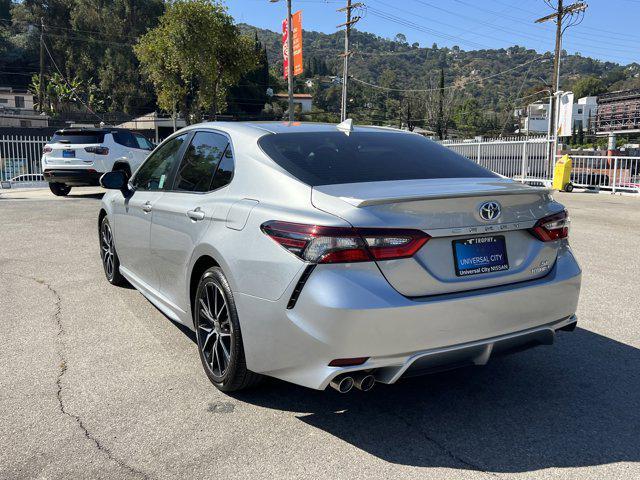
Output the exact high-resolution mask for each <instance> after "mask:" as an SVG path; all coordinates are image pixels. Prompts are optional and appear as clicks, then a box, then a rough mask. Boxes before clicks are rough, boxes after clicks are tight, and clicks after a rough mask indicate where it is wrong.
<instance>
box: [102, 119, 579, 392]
mask: <svg viewBox="0 0 640 480" xmlns="http://www.w3.org/2000/svg"><path fill="white" fill-rule="evenodd" d="M101 182H102V185H103V186H104V187H105V188H108V189H110V191H109V192H107V194H106V195H105V196H104V197H103V199H102V206H101V210H100V213H99V218H98V227H99V239H100V247H101V248H100V251H101V257H102V262H103V266H104V271H105V274H106V277H107V279H108V281H109V282H111V283H112V284H114V285H122V284H124V283H126V282H130V283H131V284H132V285H133V286H134V287H135V288H137V289H138V290H139V291H140V292H141V293H142V294H143V295H145V296H146V297H147V298H148V299H149V300H150V301H151V302H152V303H153V304H154V305H156V306H157V307H158V308H159V309H160V310H161V311H162V312H164V313H165V314H166V315H167V316H168V317H169V318H171V319H173V320H175V321H176V322H179V323H181V324H184V325H186V326H187V327H189V328H190V329H193V330H194V331H195V332H196V337H197V344H198V350H199V354H200V358H201V360H202V364H203V367H204V370H205V372H206V374H207V376H208V377H209V379H210V380H211V382H212V383H213V384H214V385H215V386H216V387H218V388H219V389H220V390H223V391H232V390H238V389H241V388H244V387H247V386H249V385H252V384H253V383H255V382H256V381H257V380H258V379H259V378H260V376H261V375H268V376H273V377H277V378H280V379H283V380H286V381H289V382H293V383H296V384H299V385H304V386H306V387H311V388H315V389H325V388H326V387H327V386H328V385H331V386H333V387H334V388H336V389H338V390H339V391H341V392H346V391H348V390H350V389H351V388H352V386H354V385H355V386H356V387H358V388H360V389H362V390H368V389H370V388H371V387H372V386H373V384H374V383H375V382H376V381H378V382H383V383H394V382H396V381H397V380H398V379H399V378H401V377H403V376H405V375H416V374H422V373H428V372H433V371H437V370H442V369H447V368H452V367H457V366H462V365H471V364H475V365H482V364H485V363H487V361H489V359H490V358H491V357H492V356H493V355H495V354H498V353H503V352H508V351H513V350H518V349H522V348H525V347H528V346H532V345H536V344H549V343H552V342H553V340H554V337H555V335H556V332H558V331H559V330H572V329H573V328H574V327H575V325H576V322H577V320H576V316H575V312H576V307H577V303H578V294H579V290H580V279H581V271H580V268H579V266H578V264H577V262H576V260H575V258H574V256H573V254H572V252H571V249H570V247H569V243H568V238H567V236H568V228H569V217H568V215H567V212H566V210H565V209H564V207H563V206H562V205H561V204H559V203H557V202H556V201H554V200H553V198H552V196H551V193H550V191H549V190H547V189H542V188H533V187H528V186H526V185H521V184H519V183H517V182H514V181H512V180H509V179H506V178H501V177H500V176H498V175H496V174H494V173H492V172H491V171H489V170H486V169H485V168H483V167H481V166H479V165H477V164H476V163H474V162H472V161H470V160H468V159H466V158H464V157H462V156H460V155H458V154H456V153H454V152H453V151H451V150H449V149H446V148H444V147H442V146H440V145H438V144H436V143H434V142H432V141H430V140H427V139H425V138H424V137H421V136H420V135H417V134H413V133H409V132H403V131H399V130H393V129H386V128H377V127H352V126H351V125H350V123H349V122H347V123H346V124H341V125H339V126H336V125H328V124H305V123H300V124H283V123H254V124H252V123H224V122H216V123H206V124H200V125H194V126H190V127H188V128H186V129H183V130H181V131H179V132H177V133H175V134H173V135H172V136H171V137H169V138H168V139H167V140H165V141H164V142H163V143H162V144H161V145H160V146H159V147H158V148H156V150H154V152H153V153H152V154H151V156H150V157H149V158H148V159H147V160H146V162H145V163H144V164H143V165H142V166H141V167H140V169H139V170H138V171H137V172H136V173H134V175H133V177H132V179H131V182H130V183H127V176H126V175H124V174H123V173H122V172H111V173H107V174H105V175H104V176H103V177H102V180H101ZM559 368H561V367H559Z"/></svg>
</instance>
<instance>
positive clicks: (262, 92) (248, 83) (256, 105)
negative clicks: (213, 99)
mask: <svg viewBox="0 0 640 480" xmlns="http://www.w3.org/2000/svg"><path fill="white" fill-rule="evenodd" d="M253 49H254V55H255V56H256V58H257V62H258V63H257V65H256V66H255V68H253V69H252V70H250V71H249V72H247V73H246V74H245V75H243V76H242V77H241V78H240V81H239V82H238V84H237V85H234V86H232V87H231V88H230V89H229V96H228V98H227V103H228V104H229V109H230V110H231V113H249V114H257V113H260V112H261V111H262V109H263V108H264V105H265V103H267V100H268V98H267V88H269V87H270V86H271V85H270V83H269V62H268V60H267V52H266V50H265V49H264V47H263V46H262V43H260V40H258V35H257V33H256V35H255V39H254V46H253Z"/></svg>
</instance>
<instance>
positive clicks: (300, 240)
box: [261, 221, 431, 263]
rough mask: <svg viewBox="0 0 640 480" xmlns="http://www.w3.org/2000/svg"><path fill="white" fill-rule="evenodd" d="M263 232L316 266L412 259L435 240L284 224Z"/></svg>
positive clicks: (416, 234) (415, 234) (407, 233)
mask: <svg viewBox="0 0 640 480" xmlns="http://www.w3.org/2000/svg"><path fill="white" fill-rule="evenodd" d="M261 229H262V231H263V232H264V233H265V234H267V235H269V236H270V237H271V238H272V239H273V240H275V241H276V242H278V243H279V244H280V245H282V246H283V247H284V248H286V249H287V250H288V251H290V252H291V253H293V254H294V255H297V256H298V257H300V258H301V259H303V260H305V261H308V262H313V263H348V262H370V261H373V260H391V259H398V258H406V257H411V256H413V255H414V254H415V253H416V252H417V251H418V250H420V248H422V246H423V245H424V244H425V243H427V241H428V240H429V238H431V237H429V235H427V234H426V233H424V232H422V231H420V230H394V229H384V228H381V229H370V228H366V229H365V228H362V229H360V228H350V227H323V226H319V225H304V224H300V223H289V222H280V221H270V222H266V223H263V224H262V226H261Z"/></svg>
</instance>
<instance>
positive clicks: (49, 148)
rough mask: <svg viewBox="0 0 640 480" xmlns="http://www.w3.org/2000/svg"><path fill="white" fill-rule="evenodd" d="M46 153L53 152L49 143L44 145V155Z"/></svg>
mask: <svg viewBox="0 0 640 480" xmlns="http://www.w3.org/2000/svg"><path fill="white" fill-rule="evenodd" d="M45 153H51V147H50V146H49V145H45V146H44V147H42V154H43V155H44V154H45Z"/></svg>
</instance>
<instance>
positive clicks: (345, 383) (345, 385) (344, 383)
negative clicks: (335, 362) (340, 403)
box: [329, 375, 354, 393]
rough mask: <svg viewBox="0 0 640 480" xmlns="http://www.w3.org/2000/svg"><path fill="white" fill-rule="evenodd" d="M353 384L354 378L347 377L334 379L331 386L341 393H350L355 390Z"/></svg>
mask: <svg viewBox="0 0 640 480" xmlns="http://www.w3.org/2000/svg"><path fill="white" fill-rule="evenodd" d="M353 384H354V381H353V377H350V376H348V375H346V376H344V377H336V378H334V379H333V380H331V383H330V384H329V385H331V386H332V387H333V388H335V389H336V390H337V391H339V392H340V393H348V392H349V391H350V390H351V389H352V388H353Z"/></svg>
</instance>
